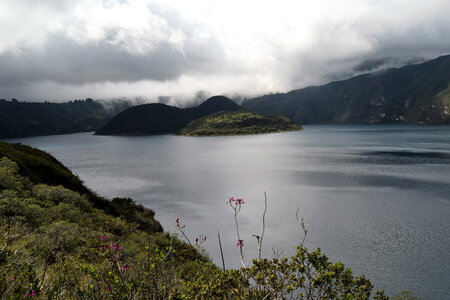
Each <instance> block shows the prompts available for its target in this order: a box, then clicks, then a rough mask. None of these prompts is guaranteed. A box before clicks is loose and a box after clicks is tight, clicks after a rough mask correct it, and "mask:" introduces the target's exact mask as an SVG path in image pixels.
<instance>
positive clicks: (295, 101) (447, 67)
mask: <svg viewBox="0 0 450 300" xmlns="http://www.w3.org/2000/svg"><path fill="white" fill-rule="evenodd" d="M242 106H243V107H244V108H245V109H247V110H250V111H253V112H256V113H259V114H263V115H273V114H284V115H286V116H287V117H289V118H291V119H292V120H294V121H295V122H296V123H297V124H314V123H316V124H317V123H328V124H332V123H348V124H356V123H411V124H450V55H447V56H442V57H439V58H436V59H434V60H431V61H428V62H425V63H421V64H416V65H409V66H405V67H402V68H397V69H388V70H385V71H380V72H376V73H371V74H364V75H360V76H356V77H352V78H350V79H347V80H342V81H335V82H331V83H328V84H326V85H323V86H312V87H307V88H304V89H299V90H294V91H291V92H289V93H286V94H272V95H265V96H262V97H259V98H254V99H249V100H247V101H246V102H245V103H243V104H242Z"/></svg>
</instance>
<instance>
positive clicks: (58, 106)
mask: <svg viewBox="0 0 450 300" xmlns="http://www.w3.org/2000/svg"><path fill="white" fill-rule="evenodd" d="M131 105H132V103H131V102H128V101H122V100H118V101H111V102H110V103H109V102H108V105H107V106H105V105H104V103H102V102H99V101H94V100H92V99H90V98H88V99H86V100H75V101H70V102H65V103H49V102H45V103H42V102H19V101H17V100H16V99H13V100H12V101H7V100H5V99H1V100H0V138H13V137H24V136H36V135H50V134H63V133H74V132H83V131H95V130H97V129H98V128H99V127H100V126H102V125H104V124H105V123H106V122H107V121H109V120H110V119H111V118H112V117H113V116H114V115H116V114H118V113H119V112H121V111H123V110H124V109H126V108H128V107H130V106H131Z"/></svg>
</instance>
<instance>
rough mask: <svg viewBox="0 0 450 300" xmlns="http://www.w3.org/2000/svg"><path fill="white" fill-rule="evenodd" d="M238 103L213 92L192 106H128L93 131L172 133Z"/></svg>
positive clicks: (238, 107)
mask: <svg viewBox="0 0 450 300" xmlns="http://www.w3.org/2000/svg"><path fill="white" fill-rule="evenodd" d="M240 109H242V108H241V107H240V106H239V105H237V104H236V103H234V102H233V101H232V100H230V99H228V98H227V97H224V96H214V97H211V98H209V99H207V100H206V101H205V102H203V103H201V104H200V105H198V106H196V107H192V108H178V107H175V106H170V105H166V104H160V103H152V104H143V105H138V106H134V107H131V108H129V109H127V110H125V111H123V112H121V113H120V114H118V115H117V116H115V117H114V118H112V119H111V121H109V122H108V123H107V124H106V125H105V126H103V127H101V128H100V129H99V130H97V131H96V133H95V134H97V135H144V134H163V133H174V132H177V131H178V130H180V129H181V128H183V127H184V126H185V125H186V124H188V123H189V122H190V121H192V120H195V119H198V118H202V117H205V116H207V115H209V114H212V113H215V112H218V111H236V110H240Z"/></svg>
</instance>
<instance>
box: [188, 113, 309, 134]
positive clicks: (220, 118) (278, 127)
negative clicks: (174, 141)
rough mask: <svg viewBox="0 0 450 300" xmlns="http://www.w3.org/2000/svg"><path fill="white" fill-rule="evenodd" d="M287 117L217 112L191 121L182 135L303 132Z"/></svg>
mask: <svg viewBox="0 0 450 300" xmlns="http://www.w3.org/2000/svg"><path fill="white" fill-rule="evenodd" d="M301 129H302V127H301V126H299V125H297V124H295V123H294V122H292V121H291V120H290V119H288V118H286V117H285V116H271V117H264V116H261V115H258V114H255V113H252V112H248V111H245V110H239V111H233V112H224V111H221V112H217V113H214V114H211V115H208V116H206V117H204V118H201V119H197V120H194V121H191V122H190V123H189V124H187V125H186V126H185V127H184V128H183V129H181V130H180V132H179V134H180V135H237V134H257V133H270V132H281V131H294V130H301Z"/></svg>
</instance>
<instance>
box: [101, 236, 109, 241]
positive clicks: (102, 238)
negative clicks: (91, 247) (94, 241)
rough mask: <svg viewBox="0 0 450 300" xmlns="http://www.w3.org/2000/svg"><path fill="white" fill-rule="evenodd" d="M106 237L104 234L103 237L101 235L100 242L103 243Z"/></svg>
mask: <svg viewBox="0 0 450 300" xmlns="http://www.w3.org/2000/svg"><path fill="white" fill-rule="evenodd" d="M107 238H108V237H107V236H106V234H104V235H102V236H101V237H100V239H101V240H102V241H104V240H106V239H107Z"/></svg>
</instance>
